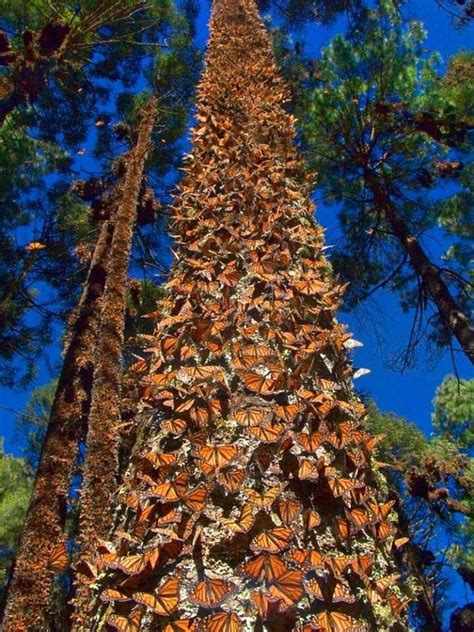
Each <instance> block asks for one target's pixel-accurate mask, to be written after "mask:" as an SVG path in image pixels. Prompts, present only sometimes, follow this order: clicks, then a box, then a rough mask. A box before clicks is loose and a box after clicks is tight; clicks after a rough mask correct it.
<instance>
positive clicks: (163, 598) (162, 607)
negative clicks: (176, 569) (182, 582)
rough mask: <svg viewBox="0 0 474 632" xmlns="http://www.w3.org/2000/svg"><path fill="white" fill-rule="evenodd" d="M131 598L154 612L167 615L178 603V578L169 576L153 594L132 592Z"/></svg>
mask: <svg viewBox="0 0 474 632" xmlns="http://www.w3.org/2000/svg"><path fill="white" fill-rule="evenodd" d="M133 600H134V601H135V602H136V603H139V604H142V605H144V606H146V607H147V608H149V609H150V610H153V612H155V613H156V614H161V615H169V614H171V613H172V612H173V610H175V609H176V607H177V605H178V603H179V580H178V578H175V577H171V578H170V579H168V580H167V581H165V582H164V584H162V586H160V588H159V589H158V592H156V593H155V594H154V595H150V594H148V593H142V592H137V593H134V594H133Z"/></svg>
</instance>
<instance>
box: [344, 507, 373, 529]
mask: <svg viewBox="0 0 474 632" xmlns="http://www.w3.org/2000/svg"><path fill="white" fill-rule="evenodd" d="M346 515H347V517H348V518H349V520H350V521H351V523H352V525H353V527H354V531H360V529H362V528H363V527H365V526H366V525H367V524H369V523H370V522H372V521H371V519H370V516H369V514H368V512H367V511H366V510H365V509H362V508H361V507H356V508H355V509H350V510H349V511H346Z"/></svg>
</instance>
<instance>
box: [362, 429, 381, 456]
mask: <svg viewBox="0 0 474 632" xmlns="http://www.w3.org/2000/svg"><path fill="white" fill-rule="evenodd" d="M366 437H367V438H366V441H365V446H364V447H365V449H366V451H367V452H372V450H373V449H374V448H375V446H376V445H377V443H380V441H382V440H383V439H385V435H384V434H380V435H375V436H374V437H371V436H370V435H369V434H368V433H366Z"/></svg>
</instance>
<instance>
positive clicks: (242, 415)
mask: <svg viewBox="0 0 474 632" xmlns="http://www.w3.org/2000/svg"><path fill="white" fill-rule="evenodd" d="M233 418H234V419H235V421H236V422H237V423H238V424H239V425H240V426H245V427H248V428H249V427H252V426H258V425H260V423H261V422H262V421H263V420H264V419H265V412H264V411H263V410H262V409H261V408H245V409H243V410H238V411H236V412H235V413H234V414H233Z"/></svg>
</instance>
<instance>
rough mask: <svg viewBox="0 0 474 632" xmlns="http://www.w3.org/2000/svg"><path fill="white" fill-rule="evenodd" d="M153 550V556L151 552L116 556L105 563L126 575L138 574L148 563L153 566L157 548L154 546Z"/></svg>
mask: <svg viewBox="0 0 474 632" xmlns="http://www.w3.org/2000/svg"><path fill="white" fill-rule="evenodd" d="M153 551H155V552H154V553H153V556H152V554H151V552H147V553H137V554H136V555H126V556H123V557H117V558H116V559H114V560H112V561H111V562H110V563H109V564H107V567H108V568H113V569H117V570H120V571H122V573H125V574H126V575H138V574H140V573H141V572H142V571H144V570H145V568H146V567H147V566H148V564H149V563H150V565H153V566H154V565H155V564H156V562H157V561H158V558H159V549H158V548H156V549H153Z"/></svg>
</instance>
